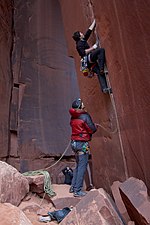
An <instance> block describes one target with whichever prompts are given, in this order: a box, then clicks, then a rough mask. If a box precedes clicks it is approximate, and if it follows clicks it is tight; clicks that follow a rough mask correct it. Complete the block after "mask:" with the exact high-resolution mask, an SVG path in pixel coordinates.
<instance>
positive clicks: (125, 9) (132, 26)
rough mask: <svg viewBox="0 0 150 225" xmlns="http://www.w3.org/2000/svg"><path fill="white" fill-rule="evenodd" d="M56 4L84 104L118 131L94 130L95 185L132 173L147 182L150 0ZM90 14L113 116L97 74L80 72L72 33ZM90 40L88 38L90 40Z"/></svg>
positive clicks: (83, 27)
mask: <svg viewBox="0 0 150 225" xmlns="http://www.w3.org/2000/svg"><path fill="white" fill-rule="evenodd" d="M60 3H61V9H62V14H63V21H64V27H65V30H66V38H67V43H68V49H69V55H72V56H73V57H74V58H75V62H76V69H77V72H78V80H79V86H80V91H81V96H82V98H83V100H84V102H85V105H86V107H87V109H88V111H89V112H90V113H91V115H92V116H93V117H94V119H95V121H96V122H99V123H101V124H102V125H103V126H105V127H106V128H107V129H108V130H113V129H115V127H117V128H118V131H119V130H120V132H117V133H115V134H113V135H112V134H109V133H107V132H105V131H104V130H103V129H99V131H98V133H97V134H95V135H94V138H93V142H92V155H93V170H94V178H95V184H96V186H98V187H100V186H103V187H105V186H106V187H108V185H110V184H111V183H112V180H114V179H115V180H116V179H119V180H122V179H124V178H125V177H126V176H128V175H129V176H130V175H132V176H135V177H138V178H142V179H143V180H144V181H145V182H146V184H147V185H148V186H149V185H150V180H149V178H148V171H149V169H150V166H149V165H150V164H149V145H150V139H149V133H150V131H149V126H150V119H149V114H150V104H149V98H150V94H149V87H150V79H149V69H150V65H149V57H150V53H149V52H150V51H149V50H150V45H149V37H150V30H149V19H150V2H149V0H146V1H140V0H135V1H130V3H129V2H127V1H125V0H122V1H119V0H113V1H112V0H109V1H105V0H92V1H88V0H84V1H79V0H76V1H69V0H60ZM66 12H67V13H66ZM94 17H95V19H96V23H97V26H96V30H97V34H98V35H99V37H100V40H101V46H102V47H104V48H105V50H106V58H107V66H108V70H109V79H110V83H111V86H112V89H113V97H114V102H115V105H116V112H117V117H116V114H115V113H114V107H113V105H112V101H111V100H112V99H111V98H109V97H108V96H104V95H103V94H102V93H100V91H99V87H98V82H97V79H96V78H94V79H92V80H91V79H87V78H85V77H82V75H81V73H80V72H79V56H78V54H77V53H76V50H75V43H74V42H73V40H72V38H71V37H72V34H73V32H74V31H76V30H79V31H82V32H84V31H86V29H87V27H88V26H89V25H90V23H91V22H92V21H93V18H94ZM70 20H71V22H70ZM94 41H95V40H94V37H93V38H92V39H91V43H94ZM116 119H118V122H119V124H117V120H116ZM119 128H120V129H119Z"/></svg>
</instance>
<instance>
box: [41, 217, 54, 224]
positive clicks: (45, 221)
mask: <svg viewBox="0 0 150 225" xmlns="http://www.w3.org/2000/svg"><path fill="white" fill-rule="evenodd" d="M39 221H40V222H44V223H47V222H50V221H51V218H50V216H40V217H39Z"/></svg>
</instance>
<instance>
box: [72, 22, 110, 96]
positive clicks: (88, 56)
mask: <svg viewBox="0 0 150 225" xmlns="http://www.w3.org/2000/svg"><path fill="white" fill-rule="evenodd" d="M95 25H96V22H95V20H94V21H93V23H92V24H91V25H90V27H89V28H88V30H87V31H86V33H85V34H83V33H82V32H80V31H76V32H75V33H74V34H73V36H72V38H73V39H74V40H75V42H76V49H77V51H78V53H79V55H80V56H81V67H82V63H83V64H84V67H86V66H87V68H84V69H83V70H84V71H86V72H87V73H86V76H87V75H88V72H89V71H91V72H93V73H96V74H97V76H98V80H99V82H100V86H101V90H102V92H103V93H109V92H110V88H108V86H107V82H106V77H105V74H104V65H105V50H104V48H99V47H98V41H97V42H96V43H95V44H94V45H93V46H92V47H90V46H89V44H88V42H87V41H88V39H89V37H90V35H91V33H92V31H93V30H94V28H95ZM85 64H86V66H85ZM83 70H82V71H83ZM84 75H85V74H84Z"/></svg>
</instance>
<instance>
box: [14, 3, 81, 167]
mask: <svg viewBox="0 0 150 225" xmlns="http://www.w3.org/2000/svg"><path fill="white" fill-rule="evenodd" d="M14 3H15V11H14V29H15V42H14V49H13V57H12V59H13V75H14V83H15V93H16V92H17V93H18V97H16V96H17V93H16V95H14V101H15V102H16V105H17V106H18V108H16V109H14V110H17V112H18V117H17V120H18V121H17V124H18V126H15V127H14V130H16V133H15V132H13V134H12V135H13V137H12V143H13V144H12V148H11V152H10V154H11V156H15V157H20V168H21V171H25V170H29V169H33V167H32V166H31V164H32V163H31V161H32V160H34V159H39V158H41V159H42V158H43V157H45V158H46V157H49V156H60V154H62V153H63V152H64V150H65V148H66V147H67V145H68V142H69V140H70V127H69V126H68V125H69V120H70V116H69V112H68V109H69V108H70V106H71V102H72V101H73V99H74V98H75V97H76V96H77V97H78V96H79V89H78V85H77V78H76V72H75V68H74V60H73V59H72V58H70V57H69V56H68V54H67V47H66V40H65V37H64V28H63V23H62V18H61V11H60V6H59V3H58V1H49V0H45V1H43V0H38V1H33V0H31V1H27V2H24V3H23V2H22V1H18V0H17V1H14ZM14 120H15V119H14V118H13V122H14ZM13 124H16V123H15V122H14V123H13ZM15 135H16V136H15ZM15 143H16V145H17V146H16V147H15V148H14V147H13V146H14V145H15ZM70 154H72V152H71V150H68V152H67V153H66V155H70ZM10 160H11V163H12V159H10ZM38 164H39V162H37V168H39V169H40V168H41V166H42V164H40V165H38ZM43 164H44V161H43ZM42 168H43V166H42Z"/></svg>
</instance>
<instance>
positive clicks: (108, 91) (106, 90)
mask: <svg viewBox="0 0 150 225" xmlns="http://www.w3.org/2000/svg"><path fill="white" fill-rule="evenodd" d="M102 92H103V93H104V94H107V93H109V94H111V93H112V89H111V88H104V89H103V90H102Z"/></svg>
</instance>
